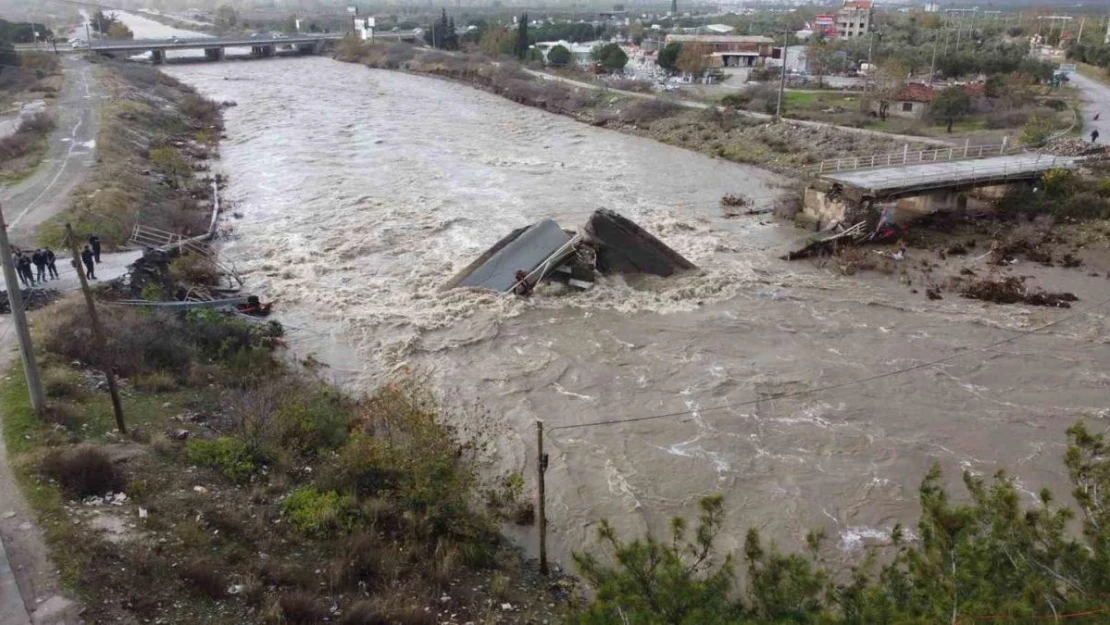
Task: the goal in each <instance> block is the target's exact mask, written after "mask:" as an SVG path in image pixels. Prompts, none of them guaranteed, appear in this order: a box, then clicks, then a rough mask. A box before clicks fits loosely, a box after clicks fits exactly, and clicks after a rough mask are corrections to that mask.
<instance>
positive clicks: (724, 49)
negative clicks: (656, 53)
mask: <svg viewBox="0 0 1110 625" xmlns="http://www.w3.org/2000/svg"><path fill="white" fill-rule="evenodd" d="M676 41H677V42H679V43H696V44H698V45H702V46H705V47H706V48H707V49H708V50H709V51H710V52H709V57H710V63H709V65H710V67H754V66H761V65H763V63H764V61H765V60H766V59H767V58H769V57H770V56H771V55H772V54H773V48H774V45H775V40H774V39H771V38H770V37H761V36H754V35H667V39H666V43H672V42H676Z"/></svg>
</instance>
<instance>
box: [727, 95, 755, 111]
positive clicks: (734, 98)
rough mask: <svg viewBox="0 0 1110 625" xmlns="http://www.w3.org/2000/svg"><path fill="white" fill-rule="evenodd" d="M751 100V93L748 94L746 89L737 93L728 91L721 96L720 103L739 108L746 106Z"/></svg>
mask: <svg viewBox="0 0 1110 625" xmlns="http://www.w3.org/2000/svg"><path fill="white" fill-rule="evenodd" d="M751 101H752V96H751V94H749V93H748V92H747V91H741V92H739V93H730V94H728V95H726V96H725V97H723V98H721V105H722V106H731V107H733V108H738V109H740V108H744V107H746V106H747V105H748V103H749V102H751Z"/></svg>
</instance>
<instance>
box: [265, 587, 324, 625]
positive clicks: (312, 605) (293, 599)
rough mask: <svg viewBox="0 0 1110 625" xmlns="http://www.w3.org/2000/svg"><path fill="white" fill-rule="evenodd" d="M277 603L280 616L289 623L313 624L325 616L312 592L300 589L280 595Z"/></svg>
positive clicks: (297, 624)
mask: <svg viewBox="0 0 1110 625" xmlns="http://www.w3.org/2000/svg"><path fill="white" fill-rule="evenodd" d="M277 605H278V610H279V612H280V614H281V617H282V618H283V619H284V620H285V622H286V623H289V624H290V625H315V624H316V623H318V622H320V621H321V620H323V619H324V618H325V617H326V616H327V612H326V611H325V610H324V609H323V608H322V607H321V606H320V605H319V604H317V602H316V598H315V597H314V596H312V594H310V593H307V592H304V591H300V590H298V591H294V592H290V593H286V594H284V595H282V596H281V598H280V599H278V603H277Z"/></svg>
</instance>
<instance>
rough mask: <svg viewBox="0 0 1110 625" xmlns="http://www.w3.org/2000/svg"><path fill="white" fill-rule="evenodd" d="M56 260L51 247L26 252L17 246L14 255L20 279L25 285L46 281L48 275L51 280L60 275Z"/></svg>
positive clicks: (16, 270)
mask: <svg viewBox="0 0 1110 625" xmlns="http://www.w3.org/2000/svg"><path fill="white" fill-rule="evenodd" d="M56 261H57V258H56V257H55V256H54V251H53V250H51V249H50V248H49V247H44V248H41V249H37V250H35V251H34V252H31V253H30V254H24V253H23V250H21V249H18V248H17V249H16V250H15V253H14V254H13V255H12V263H13V264H14V265H15V272H16V274H18V275H19V281H20V282H22V283H23V286H24V287H29V286H35V285H36V284H38V283H39V282H46V280H47V275H49V279H51V280H54V279H56V278H57V277H58V267H57V266H56V265H55V262H56ZM32 266H33V268H32Z"/></svg>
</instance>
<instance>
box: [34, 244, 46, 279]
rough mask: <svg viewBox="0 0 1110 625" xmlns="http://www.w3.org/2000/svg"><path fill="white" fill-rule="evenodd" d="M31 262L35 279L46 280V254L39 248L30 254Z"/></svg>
mask: <svg viewBox="0 0 1110 625" xmlns="http://www.w3.org/2000/svg"><path fill="white" fill-rule="evenodd" d="M31 262H32V263H34V264H35V279H36V280H38V281H39V282H46V254H45V253H43V251H42V250H41V249H38V250H35V252H34V253H33V254H31Z"/></svg>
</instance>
